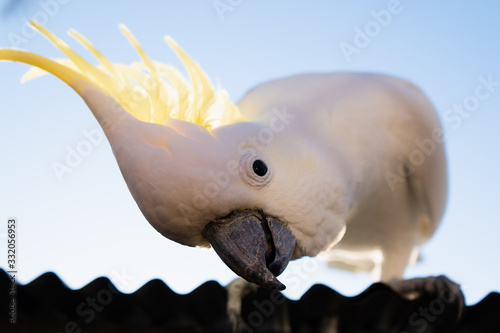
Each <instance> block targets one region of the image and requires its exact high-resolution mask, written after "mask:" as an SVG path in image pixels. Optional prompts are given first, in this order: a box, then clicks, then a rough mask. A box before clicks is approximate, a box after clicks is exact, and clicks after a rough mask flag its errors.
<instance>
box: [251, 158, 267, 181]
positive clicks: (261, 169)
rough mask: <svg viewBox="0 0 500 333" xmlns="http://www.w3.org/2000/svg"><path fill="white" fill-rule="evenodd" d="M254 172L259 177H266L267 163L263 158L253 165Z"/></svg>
mask: <svg viewBox="0 0 500 333" xmlns="http://www.w3.org/2000/svg"><path fill="white" fill-rule="evenodd" d="M252 168H253V172H255V174H256V175H257V176H259V177H264V176H265V175H266V173H267V165H266V163H264V162H262V161H261V160H255V161H254V162H253V165H252Z"/></svg>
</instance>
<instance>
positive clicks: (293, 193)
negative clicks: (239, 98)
mask: <svg viewBox="0 0 500 333" xmlns="http://www.w3.org/2000/svg"><path fill="white" fill-rule="evenodd" d="M32 24H33V26H34V27H35V28H36V29H37V30H39V31H40V32H41V33H42V34H44V35H45V36H46V37H48V38H49V39H50V40H51V41H52V42H54V43H55V44H56V45H57V46H58V47H59V48H60V49H61V50H62V51H63V52H64V53H66V55H67V56H68V57H69V59H67V60H59V61H53V60H49V59H46V58H43V57H41V56H38V55H35V54H32V53H29V52H24V51H19V50H7V49H3V50H0V60H2V59H3V60H14V61H22V62H26V63H29V64H32V65H34V66H36V67H38V68H41V69H43V70H45V71H48V72H51V73H52V74H54V75H56V76H58V77H59V78H61V79H62V80H64V81H65V82H66V83H67V84H69V85H70V86H71V87H73V88H74V89H75V91H77V92H78V94H80V96H82V98H83V99H84V100H85V102H86V103H87V105H88V106H89V108H90V109H91V110H92V112H93V114H94V115H95V117H96V118H97V120H98V121H99V123H100V125H101V126H102V127H103V129H104V132H105V134H106V136H107V138H108V140H109V142H110V144H111V147H112V149H113V153H114V154H115V157H116V159H117V162H118V165H119V167H120V170H121V172H122V175H123V177H124V179H125V181H126V183H127V186H128V188H129V190H130V192H131V194H132V196H133V197H134V199H135V201H136V202H137V204H138V206H139V208H140V209H141V211H142V212H143V214H144V216H145V217H146V219H147V220H148V221H149V223H150V224H151V225H152V226H153V227H154V228H155V229H156V230H158V231H159V232H160V233H161V234H162V235H164V236H165V237H167V238H169V239H171V240H173V241H175V242H178V243H181V244H185V245H189V246H201V247H208V246H212V247H213V248H214V249H215V251H216V252H217V254H218V255H219V256H220V258H221V259H222V260H223V261H224V262H225V263H226V264H227V265H228V266H229V267H230V268H231V269H232V270H233V271H234V272H235V273H236V274H238V275H240V276H241V277H243V278H245V279H246V280H248V281H250V282H254V283H256V284H258V285H261V286H264V287H268V288H273V289H284V285H283V284H282V283H281V282H279V281H278V280H277V278H276V277H277V276H278V275H279V274H281V273H282V272H283V270H284V269H285V268H286V266H287V264H288V262H289V261H290V259H291V258H292V257H300V256H302V255H315V254H317V253H318V252H319V251H321V250H324V249H325V248H326V247H327V246H328V245H331V244H332V243H333V242H334V241H335V240H338V239H339V237H338V236H339V235H341V234H342V230H343V224H342V223H341V222H340V221H339V219H338V218H337V217H336V216H335V210H332V209H328V208H326V207H327V206H328V205H331V202H335V198H332V196H336V195H337V194H338V193H337V192H336V191H338V187H335V186H332V184H333V183H332V180H331V179H327V178H325V177H323V175H325V174H327V173H326V172H324V170H323V168H324V166H325V165H326V164H327V163H325V161H321V160H319V159H320V157H319V156H320V154H315V153H314V148H313V147H312V146H308V144H307V142H304V141H299V140H295V139H293V135H292V136H291V135H290V132H292V133H293V129H289V130H287V129H284V130H281V129H283V128H284V127H280V128H281V129H280V131H275V132H271V136H269V135H268V136H265V135H263V133H267V134H269V131H271V129H270V127H269V123H268V122H269V121H270V122H271V123H273V124H275V120H276V119H274V120H273V119H263V120H262V121H252V122H250V121H246V119H245V117H244V116H243V115H242V113H241V112H240V110H239V109H238V107H237V106H236V105H234V104H232V103H231V102H230V101H229V99H228V97H227V93H226V92H225V91H224V90H222V89H219V90H215V89H214V88H213V86H212V85H211V83H210V81H209V80H208V78H207V77H206V75H205V73H204V72H203V71H202V70H201V69H200V68H199V67H198V65H197V64H196V63H195V62H193V61H192V60H191V59H190V58H189V57H188V56H187V55H186V54H185V53H184V52H183V51H182V50H181V49H180V48H179V46H178V45H177V44H176V43H175V42H174V41H173V40H172V39H170V38H167V42H168V43H169V44H170V45H171V46H172V48H173V49H174V50H175V51H176V52H177V54H178V55H179V57H180V58H181V60H182V61H183V63H184V65H185V66H186V69H187V71H188V73H189V76H190V83H189V82H188V80H186V79H184V77H183V76H182V75H181V74H180V73H179V72H178V71H177V70H176V69H175V68H173V67H171V66H167V65H164V64H162V63H157V62H153V61H151V60H150V59H149V58H148V57H147V56H146V55H145V53H144V52H143V51H142V49H141V48H140V46H139V44H138V43H137V41H136V40H135V38H134V37H133V36H132V34H131V33H130V32H129V31H128V30H127V29H126V28H125V27H124V26H122V27H121V28H122V30H123V32H124V33H125V35H126V36H127V37H128V38H129V40H130V41H131V42H132V44H133V45H134V46H135V48H136V49H137V50H138V52H139V54H140V55H141V57H142V62H140V63H135V64H132V65H130V66H126V65H120V64H113V63H111V62H109V61H108V60H107V59H106V58H105V57H104V56H102V54H100V53H99V52H98V51H97V50H96V49H95V48H94V47H93V46H92V44H90V42H88V41H87V40H86V39H85V38H84V37H83V36H81V35H79V34H78V33H77V32H76V31H71V32H70V35H71V36H73V37H74V38H75V39H77V40H78V41H79V42H80V43H82V44H83V45H84V46H85V47H86V48H87V49H89V50H90V51H91V52H92V53H93V54H94V55H95V56H96V57H97V58H98V59H99V61H100V62H101V66H99V67H95V66H92V65H90V64H89V63H88V62H86V61H85V60H84V59H83V58H81V57H80V56H79V55H78V54H76V53H75V52H74V51H73V50H72V49H70V48H69V47H68V46H67V45H66V44H65V43H64V42H62V41H61V40H60V39H59V38H57V37H56V36H55V35H53V34H52V33H50V32H49V31H48V30H46V29H45V28H43V27H42V26H40V25H38V24H37V23H36V22H32ZM42 73H43V72H42V71H40V70H39V69H33V70H30V72H28V73H27V75H26V76H25V77H24V79H30V78H33V77H36V76H39V75H40V74H42ZM271 128H272V126H271ZM264 137H265V138H264ZM269 138H271V139H269ZM332 221H333V223H332Z"/></svg>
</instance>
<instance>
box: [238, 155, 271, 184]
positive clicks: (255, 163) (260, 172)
mask: <svg viewBox="0 0 500 333" xmlns="http://www.w3.org/2000/svg"><path fill="white" fill-rule="evenodd" d="M239 171H240V176H241V179H243V181H244V182H245V183H247V184H248V185H250V186H252V187H254V188H257V189H260V188H263V187H265V186H266V185H267V184H269V182H270V181H271V179H272V176H273V172H272V171H273V168H272V166H271V164H270V163H269V159H267V157H266V156H265V155H264V154H263V153H261V152H253V153H247V154H244V155H243V156H241V160H240V168H239Z"/></svg>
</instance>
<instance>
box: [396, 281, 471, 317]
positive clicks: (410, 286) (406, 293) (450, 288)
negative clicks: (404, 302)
mask: <svg viewBox="0 0 500 333" xmlns="http://www.w3.org/2000/svg"><path fill="white" fill-rule="evenodd" d="M387 284H388V285H389V286H390V287H391V288H392V289H394V290H395V291H396V292H398V293H399V294H400V295H401V296H403V297H405V298H407V299H414V298H416V297H418V296H420V295H422V294H433V295H437V296H438V299H439V300H441V301H443V304H454V305H455V306H456V307H457V319H461V318H462V314H463V311H464V309H465V297H464V294H463V292H462V288H461V287H460V285H459V284H457V283H455V282H453V281H452V280H450V279H449V278H447V277H446V276H444V275H439V276H430V277H426V278H414V279H409V280H391V281H390V282H388V283H387Z"/></svg>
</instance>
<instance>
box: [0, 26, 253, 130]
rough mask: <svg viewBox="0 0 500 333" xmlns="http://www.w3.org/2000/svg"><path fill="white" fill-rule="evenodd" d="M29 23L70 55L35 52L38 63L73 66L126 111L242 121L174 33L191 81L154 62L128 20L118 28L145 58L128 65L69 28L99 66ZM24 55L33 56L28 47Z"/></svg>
mask: <svg viewBox="0 0 500 333" xmlns="http://www.w3.org/2000/svg"><path fill="white" fill-rule="evenodd" d="M31 25H32V26H33V27H34V28H35V29H36V30H38V31H39V32H40V33H41V34H43V35H44V36H45V37H47V38H48V39H49V40H50V41H51V42H52V43H54V44H55V45H56V46H57V47H58V48H59V49H60V50H61V51H63V52H64V53H65V54H66V56H67V57H68V59H58V60H49V59H46V60H44V58H43V59H42V57H40V56H37V55H34V54H32V55H33V57H35V56H37V59H36V60H38V62H39V63H40V62H42V63H43V62H44V61H45V62H57V63H58V64H59V65H62V66H63V67H64V68H65V69H71V70H72V71H74V72H76V73H78V74H79V77H84V78H85V79H86V80H88V81H90V82H92V83H93V84H95V85H96V86H98V87H100V88H101V89H102V90H103V91H104V92H106V93H107V94H108V95H109V96H111V97H113V98H114V99H115V100H116V101H118V103H120V105H121V106H122V107H123V108H124V109H125V110H127V112H129V113H130V114H132V115H133V116H134V117H136V118H137V119H139V120H141V121H145V122H152V123H157V124H162V123H164V122H165V120H166V119H168V118H175V119H181V120H186V121H190V122H193V123H196V124H199V125H202V126H204V127H205V128H207V129H208V130H211V129H214V128H216V127H219V126H222V125H227V124H231V123H234V122H238V121H242V120H244V119H243V116H242V114H241V113H240V111H239V109H238V107H237V106H236V105H235V104H233V103H232V102H231V101H230V99H229V96H228V93H227V92H226V91H225V90H224V89H220V88H219V89H217V90H216V89H214V87H213V85H212V83H211V82H210V80H209V79H208V77H207V75H206V74H205V72H204V71H203V70H202V69H201V68H200V67H199V66H198V65H197V64H196V63H195V62H194V61H193V60H192V59H191V58H190V57H189V56H188V55H187V54H186V53H185V52H184V51H183V50H182V49H181V48H180V47H179V45H178V44H177V43H176V42H175V41H174V40H173V39H172V38H171V37H165V40H166V42H167V43H168V44H169V45H170V47H172V49H173V50H174V51H175V52H176V53H177V55H178V56H179V58H180V59H181V61H182V62H183V64H184V66H185V67H186V69H187V72H188V74H189V78H190V80H189V81H188V80H186V79H185V78H184V76H183V75H182V74H181V73H180V72H179V71H178V70H177V69H176V68H175V67H173V66H171V65H167V64H164V63H161V62H157V61H152V60H151V59H150V58H149V57H148V56H147V55H146V53H145V52H144V51H143V50H142V48H141V46H140V45H139V43H138V42H137V40H136V39H135V37H134V36H133V35H132V33H131V32H130V31H129V30H128V29H127V27H125V25H120V29H121V31H122V32H123V33H124V34H125V36H126V37H127V39H128V40H129V41H130V42H131V43H132V45H133V46H134V48H135V49H136V50H137V52H138V53H139V55H140V57H141V60H142V61H140V62H135V63H132V64H130V65H123V64H117V63H112V62H111V61H109V60H108V59H107V58H106V57H104V56H103V55H102V54H101V53H100V52H99V51H98V50H97V49H96V48H95V47H94V46H93V45H92V44H91V43H90V42H89V41H88V40H87V39H86V38H85V37H83V36H82V35H81V34H79V33H78V32H77V31H75V30H73V29H72V30H70V31H69V32H68V34H69V35H70V36H71V37H73V38H74V39H76V40H77V41H78V42H80V43H81V44H82V45H83V46H84V47H85V48H87V49H88V50H89V51H90V52H91V53H92V54H93V55H94V56H95V57H96V58H97V59H98V60H99V62H100V63H101V64H100V65H99V66H94V65H92V64H90V63H89V62H87V61H86V60H85V59H84V58H83V57H81V56H80V55H79V54H78V53H76V52H75V51H74V50H73V49H72V48H70V47H69V46H68V45H67V44H66V43H65V42H64V41H62V40H61V39H60V38H58V37H57V36H56V35H54V34H53V33H51V32H50V31H48V30H47V29H46V28H44V27H43V26H41V25H40V24H38V23H37V22H35V21H31ZM1 51H4V52H7V51H11V50H6V49H4V50H1ZM3 54H5V55H8V54H9V55H10V54H11V53H1V52H0V60H2V55H3ZM12 54H13V56H9V57H7V56H4V57H3V58H4V59H5V60H17V59H16V58H15V57H16V53H15V51H12ZM25 54H27V56H28V57H29V56H30V55H29V54H28V53H26V52H25ZM9 58H10V59H9ZM49 65H50V64H49ZM37 66H38V65H37ZM40 67H44V69H47V68H52V69H48V71H50V72H51V73H52V74H54V75H56V76H58V77H61V76H63V73H62V71H61V68H62V67H61V66H52V67H51V66H48V65H47V66H40ZM59 72H61V73H59ZM44 73H46V71H45V70H42V69H40V68H37V67H33V68H32V69H30V70H29V71H28V72H27V73H26V74H25V75H24V76H23V78H22V79H21V81H22V82H25V81H28V80H30V79H33V78H35V77H38V76H40V75H43V74H44Z"/></svg>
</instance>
